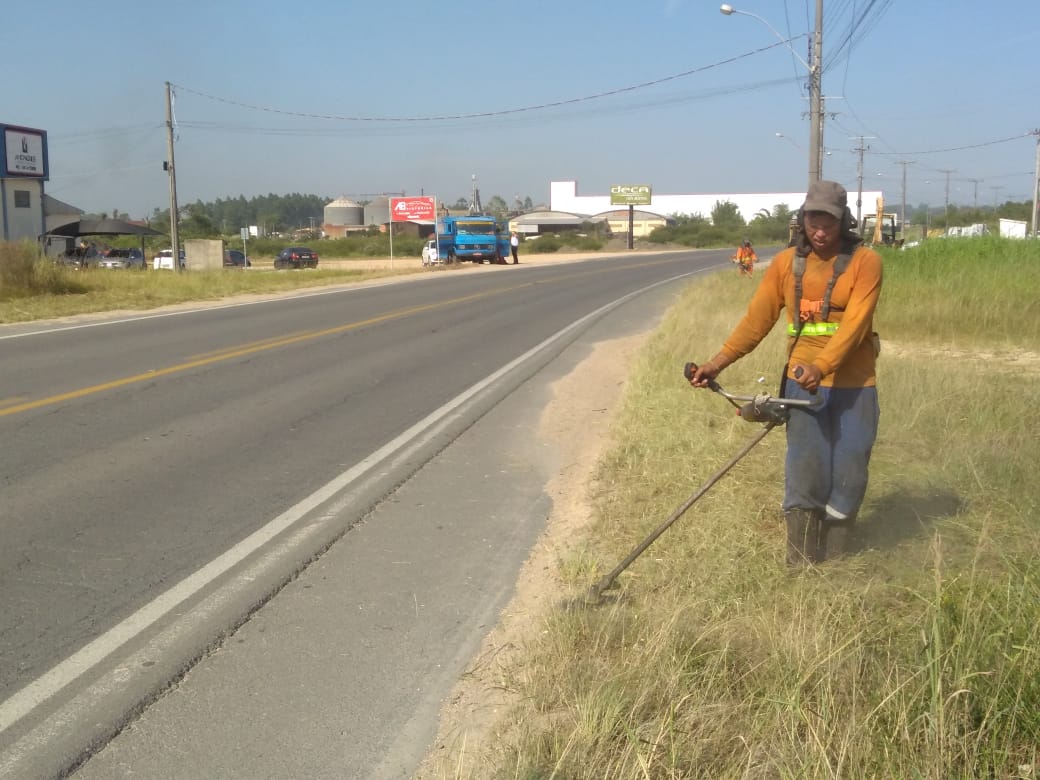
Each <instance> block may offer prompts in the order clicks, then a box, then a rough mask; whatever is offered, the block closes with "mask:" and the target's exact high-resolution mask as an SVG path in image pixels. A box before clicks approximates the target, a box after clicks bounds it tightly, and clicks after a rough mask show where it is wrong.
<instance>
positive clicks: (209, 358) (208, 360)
mask: <svg viewBox="0 0 1040 780" xmlns="http://www.w3.org/2000/svg"><path fill="white" fill-rule="evenodd" d="M668 262H672V261H671V260H670V259H669V258H665V259H662V260H648V261H643V262H639V263H632V264H629V265H624V266H615V267H613V268H611V269H609V270H611V271H625V270H629V269H632V268H640V267H646V266H648V265H660V264H662V263H668ZM583 275H584V274H583V273H581V272H575V273H572V274H567V275H564V276H557V277H554V278H552V279H549V280H545V281H531V282H522V283H519V284H512V285H506V286H505V287H499V288H497V289H494V290H487V291H485V292H478V293H472V294H470V295H463V296H461V297H459V298H451V299H448V300H443V301H437V302H436V303H427V304H423V305H421V306H412V307H409V308H407V309H398V310H397V311H391V312H387V313H386V314H380V315H379V316H377V317H370V318H368V319H366V320H359V321H357V322H349V323H347V324H345V325H337V326H336V327H334V328H326V329H325V330H316V331H300V332H298V333H294V334H292V335H290V336H281V337H275V338H272V339H265V340H263V341H258V342H251V343H249V344H244V345H242V346H240V347H232V348H229V349H226V350H217V351H214V352H204V353H201V354H200V355H198V356H195V357H192V358H189V359H188V360H186V361H184V362H182V363H176V364H174V365H171V366H167V367H166V368H156V369H152V370H150V371H145V372H144V373H141V374H134V375H132V376H127V377H123V378H121V379H113V380H112V381H111V382H102V383H101V384H98V385H90V386H89V387H81V388H79V389H77V390H70V391H69V392H67V393H59V394H57V395H52V396H48V397H46V398H40V399H38V400H36V401H26V402H24V403H18V401H21V400H22V399H21V398H13V399H10V400H11V402H12V403H13V404H14V405H13V406H5V404H6V403H7V402H0V407H2V408H0V417H8V416H10V415H13V414H19V413H20V412H27V411H30V410H32V409H39V408H41V407H44V406H53V405H55V404H60V403H62V402H64V401H72V400H74V399H77V398H84V397H86V396H88V395H94V394H96V393H102V392H104V391H106V390H114V389H116V388H119V387H126V386H127V385H132V384H137V383H139V382H148V381H151V380H153V379H156V378H157V377H162V376H170V375H171V374H177V373H180V372H182V371H190V370H191V369H193V368H199V367H201V366H208V365H212V364H214V363H220V362H222V361H225V360H231V359H234V358H238V357H243V356H245V355H252V354H256V353H258V352H266V351H267V350H270V349H278V348H280V347H285V346H288V345H290V344H299V343H301V342H304V341H310V340H313V339H319V338H322V337H324V336H333V335H336V334H337V333H345V332H347V331H350V330H356V329H357V328H363V327H365V326H366V325H375V324H376V323H380V322H388V321H389V320H395V319H401V318H402V317H408V316H411V315H413V314H419V313H421V312H426V311H433V310H435V309H443V308H447V307H449V306H455V305H457V304H460V303H466V302H467V301H475V300H479V299H481V298H488V297H491V296H493V295H501V294H503V293H507V292H511V291H513V290H521V289H523V288H524V287H534V286H537V285H540V284H550V283H555V282H558V281H560V280H561V279H571V278H576V277H579V276H583Z"/></svg>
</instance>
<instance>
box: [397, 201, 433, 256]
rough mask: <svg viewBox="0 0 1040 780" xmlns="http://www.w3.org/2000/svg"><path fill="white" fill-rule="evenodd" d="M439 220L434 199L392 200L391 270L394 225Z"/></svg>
mask: <svg viewBox="0 0 1040 780" xmlns="http://www.w3.org/2000/svg"><path fill="white" fill-rule="evenodd" d="M427 219H432V220H434V225H436V220H437V205H436V201H435V200H434V198H430V197H426V196H419V197H414V198H390V225H389V230H390V268H391V269H392V268H393V267H394V223H395V222H416V221H419V220H427Z"/></svg>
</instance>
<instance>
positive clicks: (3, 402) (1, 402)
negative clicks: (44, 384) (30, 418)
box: [0, 395, 25, 409]
mask: <svg viewBox="0 0 1040 780" xmlns="http://www.w3.org/2000/svg"><path fill="white" fill-rule="evenodd" d="M24 400H25V396H24V395H16V396H14V397H13V398H0V409H2V408H3V407H5V406H10V405H11V404H16V403H18V402H19V401H24Z"/></svg>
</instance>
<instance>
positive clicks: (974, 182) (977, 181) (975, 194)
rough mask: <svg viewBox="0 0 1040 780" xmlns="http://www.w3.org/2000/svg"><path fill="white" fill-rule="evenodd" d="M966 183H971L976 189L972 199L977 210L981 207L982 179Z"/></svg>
mask: <svg viewBox="0 0 1040 780" xmlns="http://www.w3.org/2000/svg"><path fill="white" fill-rule="evenodd" d="M966 181H970V182H971V183H972V186H973V188H974V191H975V192H974V195H973V199H972V205H973V207H974V208H976V209H977V208H978V207H979V182H980V181H982V179H966Z"/></svg>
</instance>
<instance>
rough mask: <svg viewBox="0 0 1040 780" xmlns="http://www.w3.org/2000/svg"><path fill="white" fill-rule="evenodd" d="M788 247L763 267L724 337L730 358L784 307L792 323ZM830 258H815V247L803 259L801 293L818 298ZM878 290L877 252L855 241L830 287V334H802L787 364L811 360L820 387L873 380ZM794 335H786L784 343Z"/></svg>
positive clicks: (758, 337) (762, 333)
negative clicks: (751, 294)
mask: <svg viewBox="0 0 1040 780" xmlns="http://www.w3.org/2000/svg"><path fill="white" fill-rule="evenodd" d="M793 259H794V249H793V248H788V249H785V250H783V251H781V252H780V253H779V254H778V255H777V256H776V257H775V258H773V261H772V263H770V264H769V267H768V268H767V269H766V272H765V275H764V276H763V278H762V282H761V283H760V284H759V286H758V289H757V290H756V291H755V295H754V297H753V298H752V299H751V303H750V304H749V305H748V310H747V313H746V314H745V315H744V318H743V319H742V320H741V321H740V322H739V323H738V324H737V327H736V328H734V329H733V332H732V333H731V334H730V335H729V338H727V339H726V343H725V344H723V346H722V351H723V352H724V353H725V354H726V355H727V356H728V357H729V358H730V360H736V359H737V358H739V357H743V356H744V355H746V354H747V353H749V352H750V351H751V350H752V349H754V348H755V347H756V346H758V343H759V342H760V341H762V339H764V338H765V337H766V335H767V334H768V333H769V331H770V330H772V328H773V326H774V325H775V324H776V321H777V320H778V319H779V318H780V311H781V310H782V309H787V313H788V314H787V318H786V320H787V322H788V323H795V324H797V319H798V311H799V306H797V305H796V304H795V300H794V271H793V268H792V265H793ZM834 259H835V258H833V257H832V258H829V259H828V260H821V259H820V258H819V257H817V255H816V253H815V252H810V253H809V256H808V257H807V258H806V259H805V273H804V274H803V276H802V299H803V301H808V302H817V301H822V300H823V296H824V293H825V292H826V289H827V282H829V281H830V278H831V276H832V274H833V268H834ZM880 295H881V256H880V255H879V254H878V253H877V252H875V251H874V250H872V249H868V248H867V247H864V246H860V247H858V248H857V249H856V251H855V253H853V255H852V260H851V262H850V263H849V266H848V268H846V269H845V272H844V273H843V274H842V275H841V276H839V277H838V280H837V281H836V282H835V284H834V290H833V291H832V292H831V312H830V316H829V317H828V318H827V319H828V321H829V322H837V323H839V325H838V330H837V332H836V333H835V334H834V335H832V336H809V335H806V334H802V336H801V337H800V338H799V339H798V341H797V343H796V344H795V347H794V352H793V353H792V354H791V358H790V362H791V364H792V365H793V364H795V363H802V364H805V365H809V364H812V365H814V366H816V367H817V368H818V369H820V372H821V373H822V374H823V380H822V381H821V382H820V384H821V385H823V386H826V387H870V386H872V385H873V384H874V383H875V373H874V367H875V355H874V343H873V339H872V337H871V334H872V333H873V330H874V310H875V308H876V307H877V302H878V298H879V297H880ZM793 340H794V337H793V336H789V337H788V347H789V348H790V343H791V342H792V341H793Z"/></svg>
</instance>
